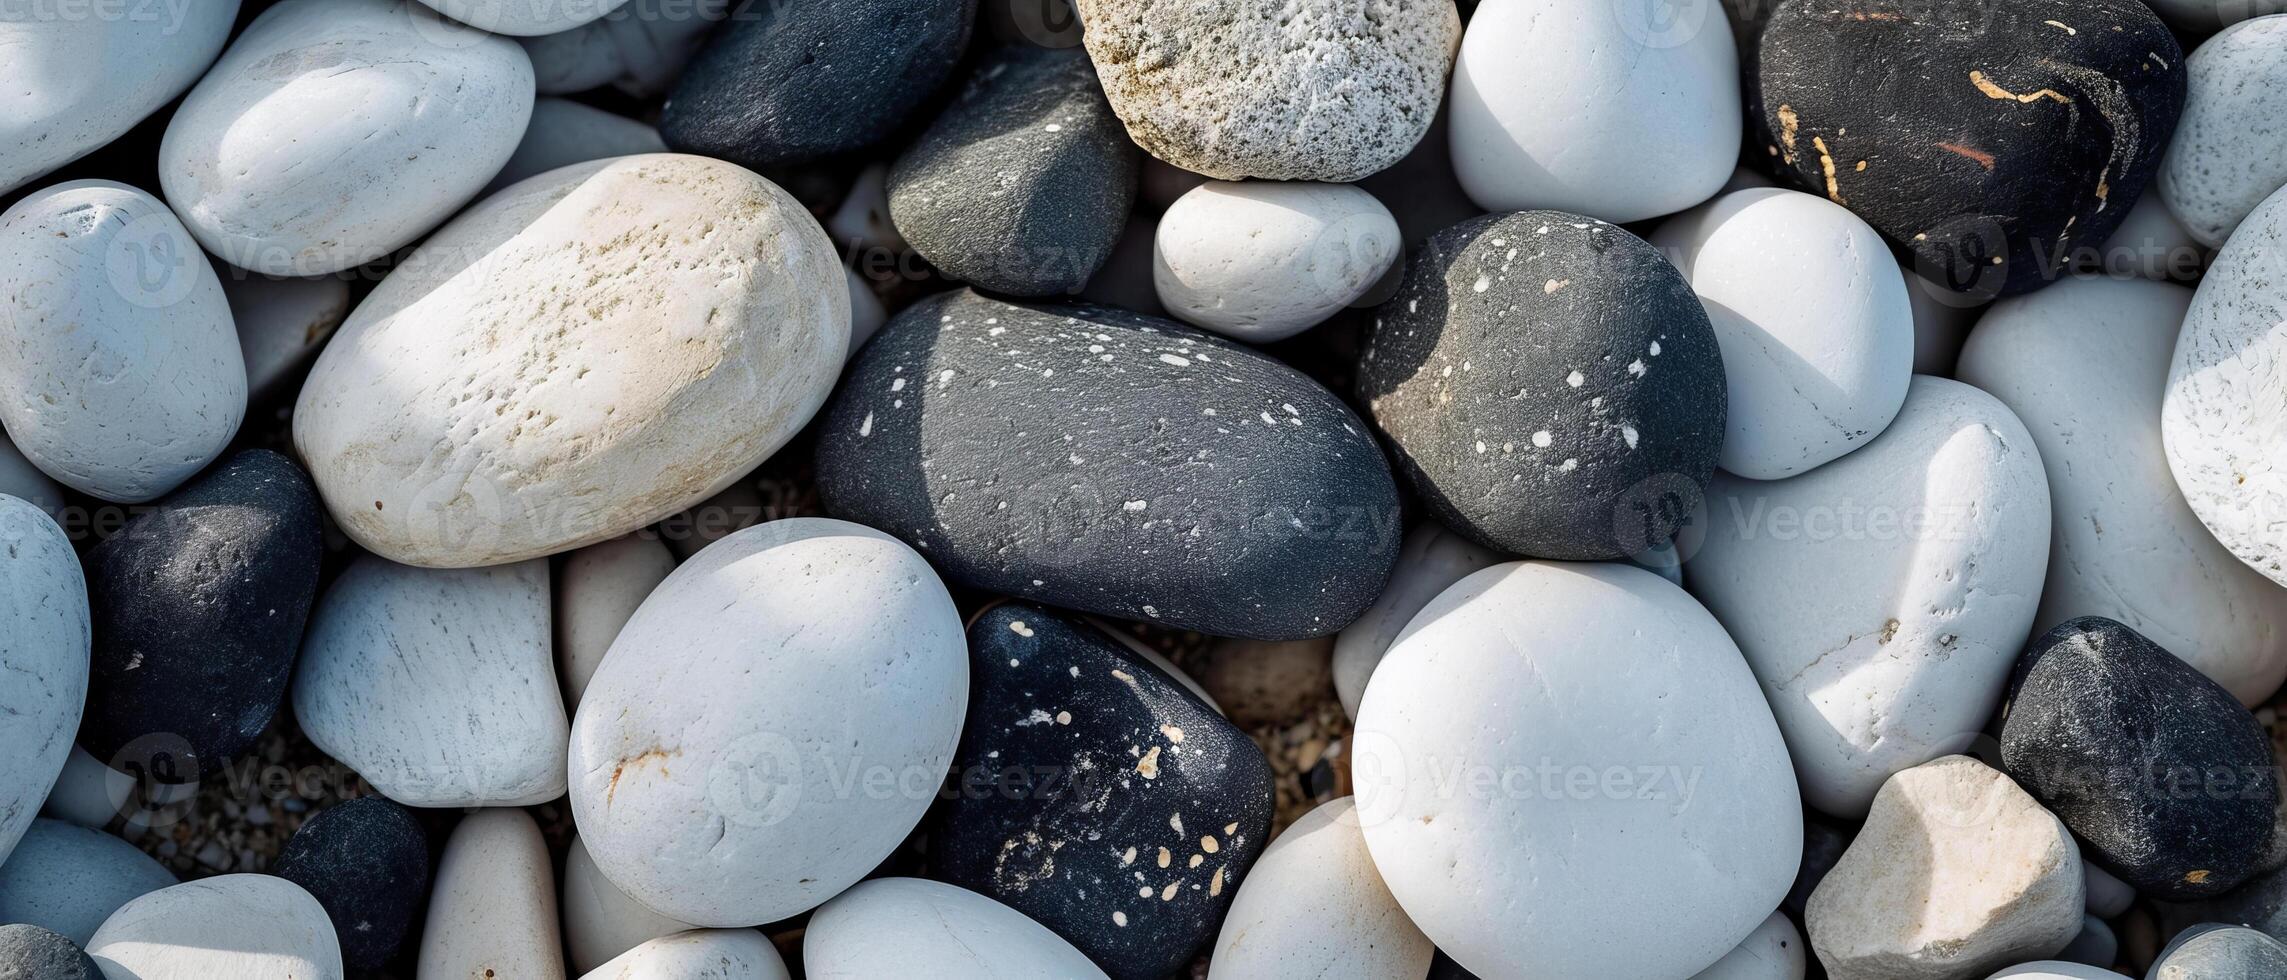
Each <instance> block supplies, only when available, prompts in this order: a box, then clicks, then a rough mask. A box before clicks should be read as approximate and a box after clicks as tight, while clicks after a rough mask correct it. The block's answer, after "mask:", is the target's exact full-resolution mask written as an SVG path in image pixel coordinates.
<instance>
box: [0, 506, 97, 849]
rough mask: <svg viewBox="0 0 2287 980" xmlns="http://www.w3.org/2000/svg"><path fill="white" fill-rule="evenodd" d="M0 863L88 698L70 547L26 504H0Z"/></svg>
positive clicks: (65, 752) (58, 765) (83, 629)
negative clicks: (2, 677)
mask: <svg viewBox="0 0 2287 980" xmlns="http://www.w3.org/2000/svg"><path fill="white" fill-rule="evenodd" d="M0 547H4V551H0V637H5V638H6V640H5V642H0V671H5V672H6V673H8V674H9V675H11V680H10V681H9V682H8V683H7V684H4V685H0V744H5V745H7V746H8V750H7V751H6V752H0V862H5V861H6V860H8V854H9V852H10V851H11V850H13V849H14V848H15V846H16V842H17V839H18V838H19V837H22V836H23V835H24V833H25V831H26V829H27V828H29V827H30V826H31V824H32V818H33V817H34V816H36V815H37V814H38V813H39V810H40V803H41V801H43V800H45V799H47V796H48V789H49V788H50V787H52V786H54V785H55V782H56V777H57V775H58V774H60V773H62V772H63V768H64V761H65V760H66V759H67V758H69V756H70V754H71V748H72V735H73V733H74V732H75V731H77V730H78V728H79V724H80V712H81V706H82V704H83V703H84V701H85V699H86V697H87V687H88V666H87V664H88V659H87V658H88V646H89V628H88V623H89V617H88V605H87V591H86V588H85V586H84V585H83V584H82V582H81V579H80V568H79V559H78V557H77V556H75V555H74V554H73V553H72V545H71V541H70V539H68V538H66V537H65V536H64V533H63V529H62V528H60V527H57V526H56V523H55V521H53V520H51V519H50V518H49V517H48V515H46V514H43V513H41V512H40V509H39V508H37V507H34V506H32V505H31V503H29V502H28V501H24V500H21V499H18V498H16V497H10V496H6V495H0Z"/></svg>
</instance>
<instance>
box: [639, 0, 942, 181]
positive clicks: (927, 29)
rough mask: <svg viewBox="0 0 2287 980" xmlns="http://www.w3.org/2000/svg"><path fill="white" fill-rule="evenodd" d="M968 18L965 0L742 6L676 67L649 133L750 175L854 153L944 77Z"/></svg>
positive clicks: (893, 125) (887, 132) (879, 137)
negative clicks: (676, 77) (678, 73)
mask: <svg viewBox="0 0 2287 980" xmlns="http://www.w3.org/2000/svg"><path fill="white" fill-rule="evenodd" d="M976 14H977V2H976V0H841V2H838V3H820V2H809V0H805V2H800V3H784V2H765V3H751V4H743V5H741V6H740V8H739V9H738V11H736V12H734V14H733V16H732V17H731V20H730V23H728V24H726V25H724V26H723V27H722V29H721V30H720V31H718V32H717V33H716V34H715V36H714V37H713V38H712V39H711V40H709V41H708V42H707V46H706V47H704V48H701V49H700V50H699V53H698V54H697V55H696V56H694V57H692V59H691V63H690V65H689V66H687V67H686V68H685V69H684V70H683V77H682V79H681V80H680V81H678V82H677V83H676V85H675V88H674V90H673V91H672V92H671V93H669V95H668V98H667V105H666V106H665V108H663V109H662V110H661V111H660V116H659V135H660V137H661V138H662V139H665V140H666V141H667V145H668V147H669V148H671V149H673V150H675V151H676V152H678V153H697V154H701V155H703V156H711V157H720V158H722V159H724V160H729V161H731V162H732V163H736V164H738V165H740V166H743V167H746V168H748V169H750V170H760V169H762V168H764V167H784V166H793V165H796V164H802V163H808V162H811V161H815V160H821V159H825V158H829V157H835V156H839V155H842V154H847V153H853V152H855V151H858V150H862V149H865V148H867V147H869V146H872V145H874V144H876V143H879V142H881V141H883V140H885V139H887V138H889V137H890V136H891V135H892V134H894V133H896V132H897V130H898V128H899V127H900V126H903V125H904V124H905V122H906V120H907V119H908V118H909V117H911V116H912V115H913V113H914V112H915V111H917V110H919V109H920V108H921V107H922V106H923V105H924V104H926V103H927V102H928V101H929V100H930V98H931V96H933V95H934V94H935V93H936V91H937V89H938V87H939V86H941V85H943V84H944V83H945V80H946V79H947V78H949V77H951V76H952V74H953V68H954V66H955V65H957V64H958V63H959V62H960V60H961V53H962V52H963V51H965V50H967V49H968V46H969V31H970V29H971V27H972V26H973V24H974V23H975V21H976Z"/></svg>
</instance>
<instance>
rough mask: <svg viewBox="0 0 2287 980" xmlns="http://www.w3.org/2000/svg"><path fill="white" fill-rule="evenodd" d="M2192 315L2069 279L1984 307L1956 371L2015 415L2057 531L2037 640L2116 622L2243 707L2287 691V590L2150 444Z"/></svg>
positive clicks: (2152, 294)
mask: <svg viewBox="0 0 2287 980" xmlns="http://www.w3.org/2000/svg"><path fill="white" fill-rule="evenodd" d="M2191 302H2192V291H2191V290H2189V289H2185V288H2183V287H2181V286H2174V285H2169V284H2166V283H2156V282H2150V281H2147V280H2140V279H2068V280H2066V281H2063V282H2059V283H2057V284H2056V285H2053V286H2050V287H2049V288H2047V289H2043V290H2041V291H2040V292H2037V293H2030V294H2027V295H2024V296H2016V297H2011V298H2009V299H2005V300H2002V301H2001V302H1999V303H1995V304H1994V305H1993V308H1992V309H1991V310H1990V311H1988V312H1987V313H1986V314H1985V318H1984V319H1982V320H1980V321H1978V325H1977V330H1976V332H1975V333H1972V334H1970V337H1969V343H1968V345H1967V346H1966V347H1964V348H1963V349H1962V354H1961V365H1960V367H1959V369H1958V374H1959V377H1960V378H1961V380H1963V381H1965V382H1968V383H1970V384H1973V385H1976V386H1978V387H1980V388H1983V389H1984V390H1986V391H1987V392H1990V393H1991V394H1992V395H1993V396H1994V397H1996V398H1999V399H2001V401H2002V402H2003V403H2004V404H2006V405H2008V406H2009V408H2010V409H2011V410H2012V411H2014V412H2015V414H2016V415H2017V417H2018V419H2020V420H2022V421H2023V422H2024V423H2025V427H2026V428H2027V429H2028V430H2030V431H2031V433H2032V435H2033V444H2034V445H2036V446H2038V447H2040V452H2041V463H2042V465H2043V466H2044V467H2045V468H2046V470H2047V471H2048V474H2049V495H2050V506H2051V509H2052V510H2053V511H2054V512H2055V513H2056V515H2057V522H2056V527H2055V534H2054V535H2053V537H2052V539H2051V541H2050V544H2049V573H2048V584H2047V586H2046V587H2045V588H2044V589H2043V590H2042V592H2041V607H2040V613H2039V616H2038V617H2037V618H2036V619H2035V620H2034V623H2033V631H2034V632H2036V633H2038V632H2041V631H2043V630H2046V629H2048V628H2049V627H2051V626H2054V625H2056V624H2058V623H2060V622H2063V621H2065V620H2067V619H2071V618H2073V617H2076V616H2104V617H2107V618H2110V619H2115V620H2118V621H2120V622H2122V623H2125V624H2127V625H2129V626H2130V627H2133V628H2134V629H2135V630H2136V631H2137V632H2139V633H2142V634H2144V635H2145V636H2147V637H2150V638H2151V639H2152V642H2154V643H2158V644H2160V645H2161V646H2163V647H2166V648H2167V649H2168V652H2170V653H2173V654H2175V655H2176V656H2179V657H2182V658H2183V659H2184V661H2185V662H2186V663H2189V664H2191V665H2192V666H2193V667H2196V668H2198V669H2199V670H2200V672H2201V673H2204V674H2206V675H2208V676H2209V677H2211V678H2214V679H2215V681H2216V683H2218V684H2222V685H2223V686H2224V687H2225V688H2227V689H2229V690H2230V691H2231V692H2232V694H2234V695H2235V696H2237V697H2238V698H2239V699H2240V701H2242V702H2243V703H2246V704H2250V705H2253V704H2258V703H2261V702H2262V701H2263V700H2264V699H2266V698H2269V697H2270V696H2271V694H2272V693H2273V692H2275V691H2277V690H2279V684H2280V682H2281V681H2283V680H2287V589H2282V588H2280V587H2279V586H2278V585H2277V584H2276V583H2274V582H2272V581H2271V580H2270V579H2267V578H2264V577H2263V576H2262V575H2259V574H2257V573H2256V571H2255V570H2254V569H2252V568H2249V567H2247V566H2246V565H2244V564H2241V563H2240V561H2239V560H2238V559H2236V558H2233V557H2232V556H2231V552H2228V551H2225V550H2224V548H2223V546H2222V545H2220V544H2217V543H2216V540H2215V538H2214V537H2213V536H2212V535H2210V534H2208V530H2207V528H2205V527H2202V526H2201V525H2200V519H2199V517H2198V516H2197V515H2195V514H2193V513H2192V510H2191V508H2189V507H2187V506H2185V505H2184V498H2183V495H2182V494H2181V493H2180V492H2178V491H2177V489H2176V481H2175V478H2174V477H2173V476H2171V475H2170V474H2169V472H2168V457H2167V452H2166V450H2165V449H2164V448H2163V447H2162V445H2161V441H2160V413H2161V403H2162V400H2163V399H2164V398H2165V396H2166V393H2167V385H2168V359H2169V354H2170V351H2172V350H2173V349H2174V347H2175V344H2176V332H2177V328H2178V326H2179V325H2181V324H2182V323H2183V320H2184V310H2185V308H2186V307H2188V306H2189V305H2190V304H2191Z"/></svg>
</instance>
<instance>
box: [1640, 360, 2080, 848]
mask: <svg viewBox="0 0 2287 980" xmlns="http://www.w3.org/2000/svg"><path fill="white" fill-rule="evenodd" d="M1706 507H1707V510H1706V514H1707V519H1706V520H1704V521H1701V522H1698V523H1697V524H1696V525H1695V528H1696V529H1701V531H1702V533H1703V534H1704V537H1703V538H1702V539H1701V540H1698V541H1693V540H1690V539H1689V538H1687V539H1686V541H1685V542H1684V544H1683V548H1684V550H1685V553H1686V554H1689V555H1691V559H1690V561H1689V562H1688V563H1686V564H1685V566H1684V571H1685V574H1686V575H1687V576H1688V578H1689V581H1690V584H1691V587H1692V590H1693V592H1694V593H1695V594H1697V595H1698V596H1699V597H1700V600H1701V601H1703V602H1705V603H1707V607H1708V609H1709V610H1711V611H1713V612H1714V613H1715V615H1716V618H1718V619H1721V620H1722V621H1723V625H1724V626H1725V627H1727V628H1728V629H1729V630H1730V633H1731V636H1732V637H1733V638H1734V639H1736V640H1738V641H1739V649H1740V650H1741V652H1743V653H1745V654H1746V655H1747V663H1748V665H1749V666H1751V667H1753V668H1754V671H1755V676H1756V677H1757V678H1758V679H1760V680H1761V681H1762V685H1763V693H1764V695H1765V696H1766V697H1767V698H1768V699H1769V700H1770V704H1771V710H1772V712H1773V713H1774V714H1776V715H1777V716H1778V719H1779V728H1780V730H1781V731H1783V732H1785V733H1786V736H1787V749H1788V751H1789V753H1790V754H1791V755H1792V757H1793V759H1794V763H1795V771H1796V773H1797V774H1798V775H1799V776H1801V777H1802V789H1803V798H1804V799H1805V800H1807V801H1809V802H1810V804H1811V805H1812V806H1815V807H1818V808H1819V809H1820V810H1823V811H1825V812H1827V813H1831V814H1834V815H1836V816H1842V817H1853V816H1857V815H1859V814H1863V813H1865V812H1866V807H1867V805H1868V804H1869V803H1871V802H1872V801H1873V799H1874V794H1875V791H1876V790H1879V789H1880V788H1881V787H1882V782H1883V780H1885V779H1888V778H1889V777H1890V774H1891V773H1894V772H1897V771H1899V770H1901V769H1906V768H1909V767H1912V766H1917V765H1920V764H1922V763H1924V762H1927V761H1929V760H1931V759H1934V758H1936V757H1938V756H1941V755H1944V754H1946V753H1948V752H1956V751H1960V750H1961V749H1962V748H1963V747H1965V746H1967V745H1968V744H1969V741H1970V740H1971V739H1974V738H1975V737H1976V736H1977V734H1978V732H1979V731H1980V730H1981V729H1982V728H1983V727H1984V725H1985V722H1986V719H1987V718H1988V717H1990V716H1991V715H1992V714H1993V708H1994V706H1995V705H1996V704H1998V703H1999V702H2000V699H2001V688H2002V685H2003V683H2004V682H2005V681H2006V680H2007V679H2008V676H2009V668H2010V666H2011V665H2012V664H2014V663H2015V662H2016V660H2017V653H2018V651H2019V650H2020V649H2022V648H2023V647H2024V644H2025V638H2026V636H2027V634H2028V632H2029V631H2030V630H2031V628H2032V625H2033V613H2034V607H2035V605H2036V603H2038V602H2039V601H2040V596H2041V580H2042V575H2043V573H2044V571H2045V569H2046V568H2047V565H2048V548H2049V481H2048V479H2047V478H2046V477H2045V476H2044V475H2043V473H2042V470H2041V458H2040V455H2039V453H2038V452H2037V450H2035V448H2034V442H2033V439H2032V436H2030V435H2029V434H2027V433H2026V431H2025V427H2024V425H2023V424H2022V423H2020V422H2018V421H2017V417H2016V416H2014V415H2012V414H2010V412H2009V409H2008V407H2007V406H2005V405H2003V404H2001V402H1999V401H1997V400H1995V399H1994V397H1993V396H1991V395H1988V394H1986V393H1984V392H1982V391H1979V390H1977V389H1975V388H1972V387H1970V386H1968V385H1965V384H1960V383H1957V382H1953V381H1946V380H1942V379H1938V378H1928V377H1916V378H1914V380H1913V385H1912V387H1911V388H1910V389H1909V390H1908V391H1907V394H1906V405H1905V408H1904V409H1902V410H1900V411H1899V413H1898V417H1897V419H1896V420H1895V421H1892V422H1891V423H1890V428H1889V429H1888V430H1886V431H1885V432H1883V434H1882V436H1881V437H1880V438H1878V439H1875V440H1874V441H1873V442H1872V443H1870V444H1868V445H1867V446H1866V447H1865V448H1863V449H1860V450H1858V451H1857V452H1854V453H1851V454H1850V455H1848V456H1845V457H1843V458H1841V459H1839V460H1836V461H1834V462H1832V463H1829V464H1827V465H1825V466H1822V467H1819V468H1818V469H1815V470H1812V471H1810V472H1809V473H1805V474H1803V475H1801V476H1798V477H1794V478H1792V479H1788V480H1779V481H1774V482H1760V481H1754V480H1742V479H1739V478H1737V477H1732V476H1729V475H1727V474H1717V477H1716V479H1715V480H1714V481H1713V482H1712V483H1711V484H1710V485H1709V487H1708V495H1707V505H1706ZM1694 547H1696V548H1697V550H1696V552H1694V551H1693V550H1692V549H1693V548H1694Z"/></svg>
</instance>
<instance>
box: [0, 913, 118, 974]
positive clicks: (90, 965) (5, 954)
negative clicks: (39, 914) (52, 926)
mask: <svg viewBox="0 0 2287 980" xmlns="http://www.w3.org/2000/svg"><path fill="white" fill-rule="evenodd" d="M0 980H103V972H102V970H100V969H99V968H97V967H96V965H95V961H94V960H91V959H88V957H87V954H86V953H84V952H81V951H80V948H79V947H78V946H77V945H74V944H73V943H72V941H71V940H69V939H66V938H64V937H63V936H60V935H57V934H56V933H53V932H49V931H48V930H46V929H42V928H40V927H39V926H35V925H25V924H22V923H18V924H15V925H5V926H0Z"/></svg>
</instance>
